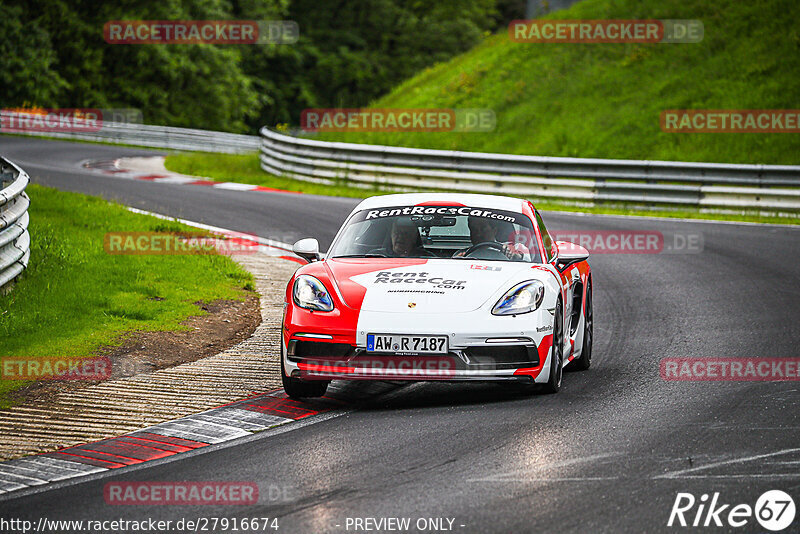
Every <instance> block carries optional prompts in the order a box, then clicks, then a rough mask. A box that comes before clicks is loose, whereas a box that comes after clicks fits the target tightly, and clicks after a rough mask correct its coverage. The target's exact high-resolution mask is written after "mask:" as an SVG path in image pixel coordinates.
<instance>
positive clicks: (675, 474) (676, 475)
mask: <svg viewBox="0 0 800 534" xmlns="http://www.w3.org/2000/svg"><path fill="white" fill-rule="evenodd" d="M793 452H800V449H784V450H782V451H777V452H770V453H767V454H757V455H755V456H745V457H744V458H733V459H731V460H722V461H720V462H714V463H711V464H707V465H701V466H698V467H690V468H689V469H682V470H680V471H673V472H671V473H665V474H663V475H657V476H655V477H654V478H681V476H682V475H684V474H686V473H693V472H695V471H700V470H702V469H711V468H714V467H720V466H722V465H731V464H741V463H744V462H750V461H752V460H760V459H762V458H771V457H772V456H780V455H782V454H790V453H793Z"/></svg>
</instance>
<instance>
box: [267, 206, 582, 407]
mask: <svg viewBox="0 0 800 534" xmlns="http://www.w3.org/2000/svg"><path fill="white" fill-rule="evenodd" d="M293 250H294V252H295V253H296V254H297V255H299V256H301V257H303V258H305V259H306V260H307V261H309V263H308V264H307V265H304V266H302V267H301V268H299V269H298V270H297V272H296V273H295V274H294V276H293V277H292V279H291V280H290V281H289V285H288V287H287V288H286V300H285V313H284V318H283V330H282V336H281V345H282V346H281V349H282V351H281V375H282V378H283V386H284V389H285V390H286V393H287V394H288V395H289V396H291V397H295V398H303V397H316V396H321V395H324V393H325V391H326V388H327V386H328V383H329V382H330V381H331V380H359V379H360V380H391V381H395V380H417V381H422V380H510V381H517V382H519V383H521V384H523V385H524V386H525V387H530V388H531V389H537V390H542V391H546V392H550V393H555V392H557V391H558V390H559V388H560V387H561V376H562V369H563V367H565V366H566V365H567V364H570V365H571V366H573V367H575V368H577V369H587V368H588V367H589V364H590V362H591V356H592V323H593V316H592V273H591V269H590V267H589V263H588V262H587V258H588V257H589V253H588V252H587V250H586V249H585V248H583V247H580V246H578V245H574V244H572V243H566V242H561V241H559V242H554V241H552V240H551V238H550V236H549V234H548V232H547V229H546V228H545V225H544V223H543V222H542V218H541V216H540V214H539V213H538V212H537V211H536V208H534V206H533V204H531V203H530V202H528V201H526V200H520V199H515V198H507V197H499V196H488V195H467V194H449V193H430V194H400V195H387V196H379V197H373V198H368V199H366V200H364V201H363V202H361V203H360V204H359V205H358V206H357V207H356V208H355V209H354V210H353V212H352V213H351V214H350V215H349V216H348V218H347V220H346V221H345V223H344V224H343V225H342V227H341V228H340V229H339V232H338V233H337V235H336V237H335V238H334V240H333V243H332V245H331V247H330V250H329V251H328V252H327V254H325V255H324V256H323V255H321V254H320V253H319V245H318V243H317V240H316V239H313V238H307V239H302V240H300V241H298V242H297V243H295V245H294V248H293Z"/></svg>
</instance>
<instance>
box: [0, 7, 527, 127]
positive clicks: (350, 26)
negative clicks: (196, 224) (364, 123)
mask: <svg viewBox="0 0 800 534" xmlns="http://www.w3.org/2000/svg"><path fill="white" fill-rule="evenodd" d="M515 9H517V10H519V9H520V6H519V4H518V2H513V1H510V0H324V1H320V0H157V1H156V0H119V1H114V2H97V1H96V0H3V2H2V3H1V4H0V72H2V73H3V83H2V84H0V106H2V107H6V108H7V107H17V106H39V107H46V108H54V107H95V108H129V107H133V108H139V109H141V110H142V112H143V114H144V120H145V122H148V123H151V124H169V125H175V126H192V127H197V128H209V129H219V130H229V131H251V132H252V131H254V130H255V128H257V127H258V126H259V125H262V124H276V123H278V122H297V121H298V119H299V116H300V112H301V111H302V109H304V108H307V107H333V106H348V107H354V106H361V105H365V104H367V103H369V102H370V101H371V100H373V99H375V98H377V97H379V96H380V95H382V94H385V93H386V92H388V91H389V90H391V89H392V88H393V87H394V86H395V85H397V84H398V83H399V82H401V81H402V80H404V79H406V78H408V77H410V76H412V75H413V74H415V73H416V72H417V71H419V70H420V69H422V68H424V67H427V66H429V65H432V64H434V63H436V62H440V61H444V60H446V59H448V58H450V57H452V56H454V55H456V54H458V53H460V52H463V51H465V50H467V49H469V48H471V47H472V46H473V45H475V44H476V43H478V42H479V41H480V40H481V38H482V35H484V34H485V32H486V31H487V30H493V29H496V28H498V27H499V26H500V25H502V23H503V22H504V21H503V20H501V19H503V18H504V17H505V18H508V17H511V16H513V15H514V14H515V13H514V10H515ZM192 19H200V20H223V19H233V20H276V19H290V20H294V21H296V22H297V23H298V24H299V27H300V40H299V42H298V43H296V44H293V45H200V44H197V45H195V44H191V45H190V44H180V45H175V44H172V45H168V44H148V45H130V44H124V45H111V44H108V43H106V42H105V41H104V39H103V25H104V24H105V23H106V22H107V21H111V20H192Z"/></svg>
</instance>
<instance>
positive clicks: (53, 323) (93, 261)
mask: <svg viewBox="0 0 800 534" xmlns="http://www.w3.org/2000/svg"><path fill="white" fill-rule="evenodd" d="M27 192H28V195H29V196H30V197H31V207H30V228H29V230H30V233H31V260H30V266H29V268H28V269H27V270H26V272H25V274H24V276H23V277H22V278H21V280H19V281H18V283H17V284H16V285H15V286H14V287H13V288H12V289H11V291H9V292H7V293H6V294H5V295H0V356H17V357H27V356H54V357H58V356H87V355H91V354H92V353H93V352H94V351H96V350H97V349H98V348H100V347H101V346H107V345H118V344H120V343H121V341H122V337H123V334H124V333H126V332H130V331H170V330H182V329H184V328H185V327H182V326H181V325H180V324H179V323H180V322H181V321H183V320H184V319H186V318H187V317H189V316H190V315H202V313H203V312H201V311H200V310H199V308H198V307H197V306H195V305H194V304H192V303H193V302H197V301H202V302H211V301H215V300H218V299H231V300H233V299H236V300H243V299H244V298H245V297H246V296H247V295H248V294H252V293H249V292H250V291H253V290H254V287H255V286H254V282H253V279H252V275H250V273H248V272H247V271H245V270H244V269H242V268H241V267H240V266H239V265H238V264H237V263H235V262H234V261H232V260H231V259H230V258H227V257H225V256H219V255H173V256H166V255H161V256H146V255H140V256H132V255H110V254H107V253H106V252H105V251H104V249H103V239H104V236H105V234H106V233H107V232H114V231H120V232H180V231H189V230H192V231H195V232H196V229H191V228H190V227H188V226H185V225H182V224H178V223H173V222H169V221H164V220H161V219H157V218H155V217H150V216H146V215H138V214H134V213H131V212H130V211H128V210H127V209H125V208H124V207H123V206H120V205H118V204H113V203H109V202H106V201H105V200H102V199H100V198H97V197H91V196H87V195H80V194H76V193H66V192H60V191H57V190H55V189H51V188H47V187H43V186H39V185H34V184H31V185H29V186H28V189H27ZM23 384H24V382H20V381H10V380H0V408H4V407H8V406H9V405H10V399H9V396H8V394H9V392H11V391H13V390H14V389H17V388H19V387H21V386H22V385H23Z"/></svg>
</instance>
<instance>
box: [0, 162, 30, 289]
mask: <svg viewBox="0 0 800 534" xmlns="http://www.w3.org/2000/svg"><path fill="white" fill-rule="evenodd" d="M29 181H30V180H29V178H28V175H27V174H26V173H25V171H23V170H22V169H20V168H19V167H17V166H16V165H14V164H13V163H11V162H10V161H8V160H5V159H3V158H0V287H3V286H4V285H6V284H7V283H8V282H10V281H12V280H14V279H15V278H16V277H17V276H19V275H20V273H22V271H23V270H24V269H25V268H26V267H27V266H28V259H29V258H30V255H31V250H30V245H31V238H30V235H29V234H28V205H29V204H30V199H28V195H26V194H25V187H26V186H27V185H28V182H29Z"/></svg>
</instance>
